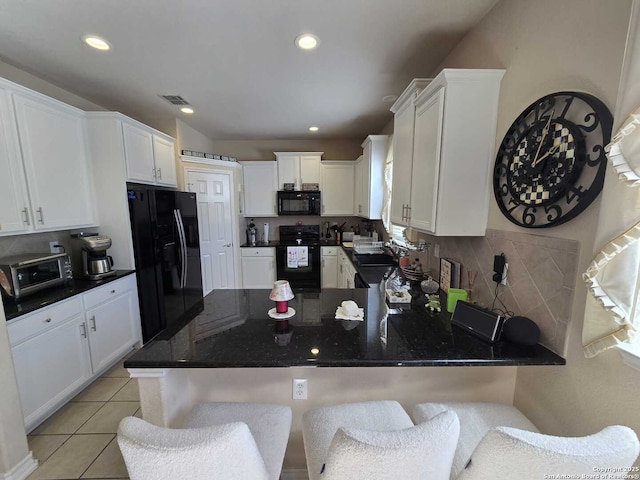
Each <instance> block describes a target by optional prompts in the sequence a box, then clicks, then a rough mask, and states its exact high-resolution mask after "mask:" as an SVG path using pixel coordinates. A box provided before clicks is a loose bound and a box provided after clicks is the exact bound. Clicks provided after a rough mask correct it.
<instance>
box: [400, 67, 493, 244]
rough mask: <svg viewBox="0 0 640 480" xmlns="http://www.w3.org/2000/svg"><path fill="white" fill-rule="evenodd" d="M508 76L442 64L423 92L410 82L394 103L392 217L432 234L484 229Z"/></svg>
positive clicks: (462, 233) (481, 231) (476, 232)
mask: <svg viewBox="0 0 640 480" xmlns="http://www.w3.org/2000/svg"><path fill="white" fill-rule="evenodd" d="M503 75H504V70H467V69H460V70H457V69H445V70H443V71H442V72H441V73H440V74H439V75H438V76H437V77H436V78H434V79H433V81H431V83H429V85H428V86H426V88H424V89H423V90H422V91H420V92H419V93H418V91H419V90H420V84H418V83H417V82H416V81H414V82H412V84H411V85H409V88H408V89H407V90H405V93H403V95H402V96H401V97H400V99H398V101H397V102H396V103H395V104H394V106H393V107H392V109H391V110H392V111H393V112H394V113H395V114H396V117H395V121H394V125H395V128H396V130H395V133H394V137H395V138H394V161H393V190H392V198H391V202H392V203H391V211H392V217H391V220H392V222H393V223H396V224H399V225H404V226H409V227H411V228H415V229H416V230H420V231H424V232H427V233H430V234H432V235H441V236H481V235H484V234H485V231H486V227H487V218H488V212H489V201H490V195H489V194H490V180H491V165H492V160H493V153H494V152H493V150H494V143H495V133H496V119H497V113H498V97H499V92H500V81H501V79H502V76H503ZM423 82H424V81H423Z"/></svg>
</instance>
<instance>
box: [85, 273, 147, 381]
mask: <svg viewBox="0 0 640 480" xmlns="http://www.w3.org/2000/svg"><path fill="white" fill-rule="evenodd" d="M101 288H103V289H109V288H110V287H109V285H105V286H104V287H101ZM137 308H138V305H137V302H136V298H135V295H134V292H133V291H132V290H128V291H125V292H124V293H122V294H121V295H118V296H116V297H114V298H112V299H110V300H107V301H106V302H104V303H102V304H100V305H98V306H97V307H94V308H92V309H90V310H87V311H86V313H85V318H86V322H87V326H88V330H89V347H90V349H91V365H92V367H93V372H94V373H96V372H98V371H100V370H102V369H103V368H106V367H107V366H109V365H112V364H113V362H114V361H116V360H117V359H118V358H120V357H122V356H123V355H124V354H125V353H126V352H128V351H129V350H131V348H132V347H133V345H134V344H135V343H136V342H137V341H138V339H137V328H136V323H135V322H136V321H137V319H138V314H137Z"/></svg>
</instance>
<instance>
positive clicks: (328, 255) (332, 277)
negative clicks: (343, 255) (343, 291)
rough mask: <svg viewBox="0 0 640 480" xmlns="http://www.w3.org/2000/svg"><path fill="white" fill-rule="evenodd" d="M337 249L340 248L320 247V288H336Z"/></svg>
mask: <svg viewBox="0 0 640 480" xmlns="http://www.w3.org/2000/svg"><path fill="white" fill-rule="evenodd" d="M339 249H340V247H322V288H338V250H339ZM340 250H341V249H340Z"/></svg>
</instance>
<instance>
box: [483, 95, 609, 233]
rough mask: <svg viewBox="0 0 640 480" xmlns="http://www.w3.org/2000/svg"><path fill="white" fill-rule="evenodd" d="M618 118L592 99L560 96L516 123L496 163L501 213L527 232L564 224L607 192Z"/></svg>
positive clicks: (548, 99)
mask: <svg viewBox="0 0 640 480" xmlns="http://www.w3.org/2000/svg"><path fill="white" fill-rule="evenodd" d="M612 124H613V119H612V117H611V113H610V112H609V110H608V109H607V107H606V106H605V105H604V104H603V103H602V102H601V101H600V100H598V99H597V98H595V97H593V96H592V95H589V94H586V93H580V92H559V93H554V94H551V95H547V96H545V97H543V98H541V99H540V100H538V101H536V102H534V103H533V104H531V105H530V106H529V107H528V108H527V109H525V110H524V112H522V113H521V114H520V116H518V118H516V120H515V121H514V122H513V124H512V125H511V127H510V128H509V130H508V131H507V134H506V135H505V137H504V139H503V141H502V143H501V145H500V148H499V150H498V156H497V158H496V163H495V168H494V174H493V191H494V194H495V197H496V200H497V202H498V206H499V207H500V210H501V211H502V213H503V214H504V215H505V216H506V217H507V218H508V219H509V220H510V221H512V222H513V223H515V224H517V225H520V226H522V227H529V228H542V227H550V226H554V225H560V224H561V223H564V222H566V221H568V220H571V219H572V218H574V217H575V216H576V215H578V214H579V213H580V212H582V211H583V210H584V209H585V208H586V207H587V206H588V205H589V204H590V203H591V202H593V200H594V199H595V198H596V197H597V196H598V194H599V193H600V191H601V190H602V185H603V182H604V172H605V169H606V156H605V152H604V147H605V145H607V144H608V143H609V140H610V138H611V128H612Z"/></svg>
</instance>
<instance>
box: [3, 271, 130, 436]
mask: <svg viewBox="0 0 640 480" xmlns="http://www.w3.org/2000/svg"><path fill="white" fill-rule="evenodd" d="M112 292H113V293H112ZM7 333H8V336H9V344H10V345H11V353H12V356H13V363H14V367H15V372H16V379H17V382H18V390H19V392H20V401H21V404H22V411H23V415H24V422H25V426H26V428H27V430H31V429H32V428H34V427H35V426H37V425H38V424H39V423H40V422H41V421H42V420H44V419H45V418H46V417H48V416H49V415H50V414H51V413H53V412H54V411H55V410H56V409H57V408H59V407H60V406H62V405H63V404H64V403H65V402H66V401H68V400H69V399H70V398H71V397H72V396H73V395H75V394H77V393H78V391H79V390H80V389H82V388H83V387H84V386H85V385H86V384H87V383H89V381H90V380H91V379H93V378H96V377H97V376H99V375H101V374H102V373H103V372H104V371H105V370H106V369H107V368H108V367H110V366H111V365H113V363H114V362H115V361H116V360H118V359H119V358H121V357H122V356H124V354H125V353H126V352H128V351H129V350H131V349H132V348H133V346H134V345H135V344H137V343H139V342H140V339H141V333H140V313H139V308H138V293H137V288H136V277H135V275H127V276H125V277H123V278H121V279H118V280H114V281H112V282H109V283H107V284H105V285H103V286H101V287H97V288H95V289H93V290H90V291H89V292H87V293H84V294H82V295H76V296H74V297H71V298H69V299H67V300H64V301H61V302H57V303H55V304H53V305H51V306H50V307H45V308H41V309H39V310H36V311H35V312H34V313H31V314H27V315H24V316H21V317H18V318H17V319H14V320H11V321H9V322H8V324H7Z"/></svg>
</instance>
